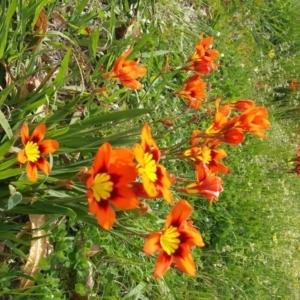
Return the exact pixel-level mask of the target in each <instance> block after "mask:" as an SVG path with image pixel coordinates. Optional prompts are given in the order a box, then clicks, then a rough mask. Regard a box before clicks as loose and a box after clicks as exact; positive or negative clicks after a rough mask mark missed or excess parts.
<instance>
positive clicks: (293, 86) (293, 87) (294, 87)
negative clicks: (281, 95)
mask: <svg viewBox="0 0 300 300" xmlns="http://www.w3.org/2000/svg"><path fill="white" fill-rule="evenodd" d="M290 88H291V90H292V91H294V92H296V91H297V90H299V88H300V82H297V81H296V80H295V79H292V80H291V81H290Z"/></svg>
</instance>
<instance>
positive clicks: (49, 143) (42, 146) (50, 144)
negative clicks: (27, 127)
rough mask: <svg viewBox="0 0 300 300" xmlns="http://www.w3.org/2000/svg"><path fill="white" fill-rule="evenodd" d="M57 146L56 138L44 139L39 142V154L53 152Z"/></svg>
mask: <svg viewBox="0 0 300 300" xmlns="http://www.w3.org/2000/svg"><path fill="white" fill-rule="evenodd" d="M58 147H59V143H58V142H57V141H56V140H45V141H42V142H41V143H39V150H40V154H49V153H53V152H55V151H56V150H57V149H58Z"/></svg>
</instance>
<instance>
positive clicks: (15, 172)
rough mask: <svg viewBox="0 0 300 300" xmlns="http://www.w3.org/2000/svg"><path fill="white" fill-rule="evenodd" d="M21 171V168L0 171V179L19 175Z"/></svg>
mask: <svg viewBox="0 0 300 300" xmlns="http://www.w3.org/2000/svg"><path fill="white" fill-rule="evenodd" d="M22 172H23V170H22V169H8V170H4V171H1V172H0V180H2V179H5V178H9V177H13V176H16V175H19V174H21V173H22Z"/></svg>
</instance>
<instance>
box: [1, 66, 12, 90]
mask: <svg viewBox="0 0 300 300" xmlns="http://www.w3.org/2000/svg"><path fill="white" fill-rule="evenodd" d="M11 83H12V77H11V74H10V73H9V72H8V68H7V65H6V64H5V63H3V62H0V90H3V89H5V88H6V87H7V86H9V85H10V84H11Z"/></svg>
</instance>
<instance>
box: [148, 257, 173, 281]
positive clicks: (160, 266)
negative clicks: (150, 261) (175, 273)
mask: <svg viewBox="0 0 300 300" xmlns="http://www.w3.org/2000/svg"><path fill="white" fill-rule="evenodd" d="M172 261H173V257H172V255H168V254H167V253H166V252H164V251H162V252H161V253H160V254H159V256H158V257H157V260H156V263H155V270H154V274H153V276H154V277H155V278H161V277H163V276H164V275H165V273H166V272H167V271H168V269H169V268H170V266H171V263H172Z"/></svg>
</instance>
